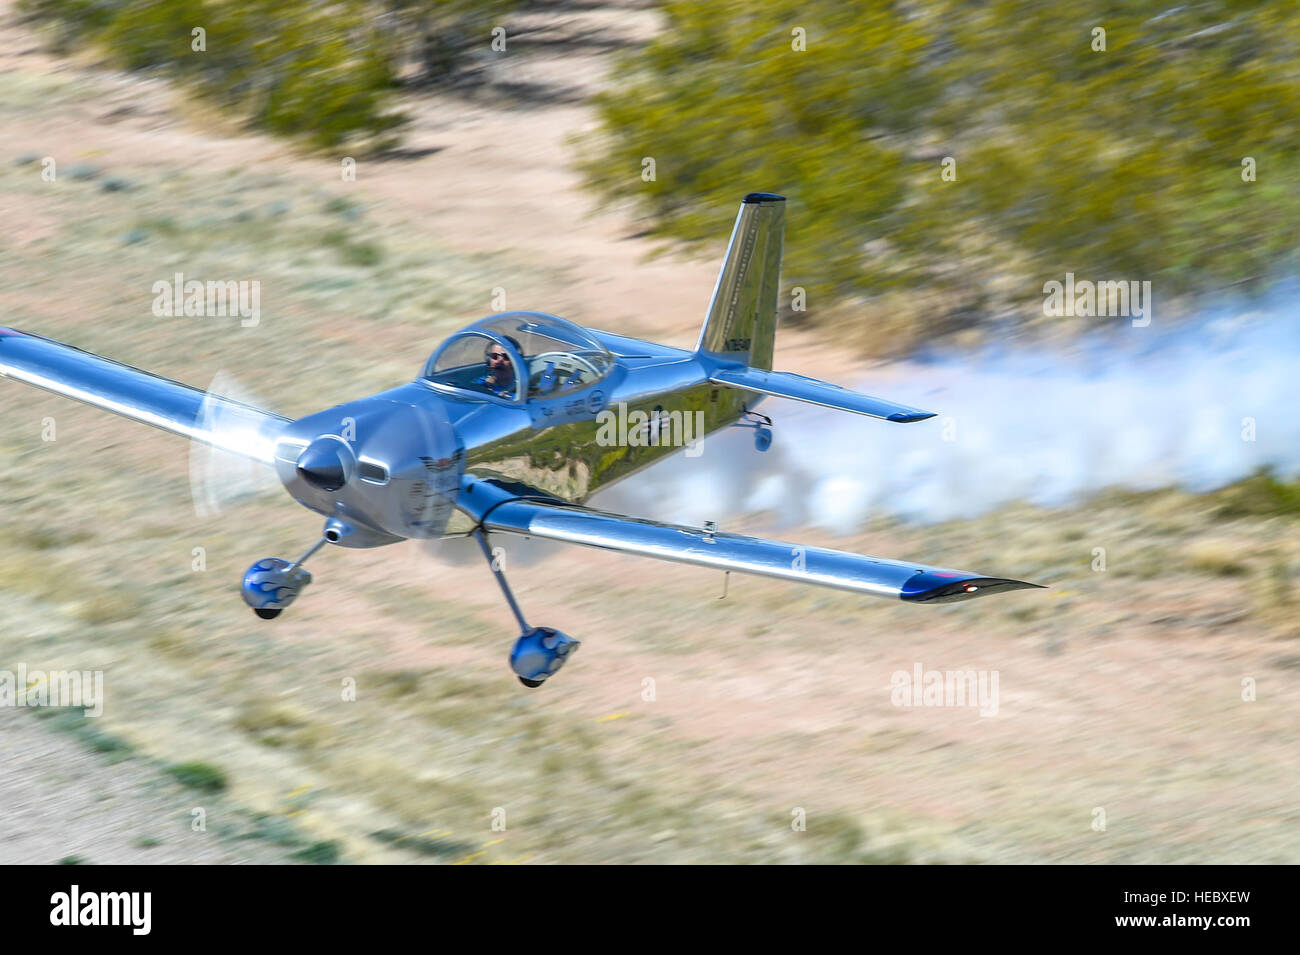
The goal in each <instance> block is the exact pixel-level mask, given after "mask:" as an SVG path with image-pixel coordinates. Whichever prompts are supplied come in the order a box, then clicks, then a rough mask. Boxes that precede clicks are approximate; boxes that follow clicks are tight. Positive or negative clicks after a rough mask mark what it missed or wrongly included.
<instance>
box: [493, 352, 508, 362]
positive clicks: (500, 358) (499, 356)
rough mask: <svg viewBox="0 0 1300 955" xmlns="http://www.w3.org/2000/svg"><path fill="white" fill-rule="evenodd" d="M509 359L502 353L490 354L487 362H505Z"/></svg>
mask: <svg viewBox="0 0 1300 955" xmlns="http://www.w3.org/2000/svg"><path fill="white" fill-rule="evenodd" d="M509 357H510V356H509V355H507V354H505V353H503V352H490V353H489V354H488V360H489V361H505V360H506V359H507V358H509Z"/></svg>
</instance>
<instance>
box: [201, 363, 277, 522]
mask: <svg viewBox="0 0 1300 955" xmlns="http://www.w3.org/2000/svg"><path fill="white" fill-rule="evenodd" d="M223 398H225V399H231V400H233V401H239V402H243V403H244V404H248V405H252V406H253V407H255V408H261V407H265V405H263V404H262V403H261V402H259V401H258V400H257V398H256V397H255V396H254V395H253V394H252V393H251V392H250V391H249V390H248V389H247V388H245V387H244V386H243V385H242V384H240V383H239V381H237V380H236V379H235V378H234V377H233V376H232V375H230V374H227V373H226V372H225V371H219V372H217V374H216V376H215V377H213V379H212V383H211V384H210V385H208V390H207V392H206V393H205V395H204V398H203V405H202V408H201V409H200V411H199V416H198V422H197V423H198V424H199V425H200V426H202V427H203V428H206V429H211V430H213V431H217V432H225V433H228V434H231V435H242V434H244V433H245V432H247V431H248V421H247V419H245V418H242V417H241V416H240V415H239V414H238V413H237V411H236V410H234V409H232V406H231V405H230V404H228V403H227V402H225V401H223V400H222V399H223ZM232 443H236V442H232ZM279 487H280V482H279V479H278V478H277V477H276V475H275V472H274V471H273V470H272V469H271V468H269V467H267V466H266V465H265V464H262V463H260V462H258V461H254V460H252V459H250V458H246V457H244V456H242V455H239V454H235V453H233V452H231V451H225V450H222V449H220V448H215V447H212V446H211V445H208V444H204V443H202V442H200V441H191V442H190V493H191V495H192V497H193V499H194V512H195V513H196V514H197V515H198V516H199V517H214V516H216V515H218V514H220V513H222V512H223V511H225V510H227V509H228V508H230V507H232V506H234V505H235V504H237V503H239V502H242V501H247V500H250V499H252V498H255V497H257V496H259V495H261V494H265V493H267V492H269V491H272V490H275V489H278V488H279Z"/></svg>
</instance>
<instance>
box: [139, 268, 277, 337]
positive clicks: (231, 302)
mask: <svg viewBox="0 0 1300 955" xmlns="http://www.w3.org/2000/svg"><path fill="white" fill-rule="evenodd" d="M153 294H154V300H153V313H154V315H156V316H157V317H158V318H174V317H176V318H178V317H181V316H184V317H187V318H225V317H226V316H231V317H235V316H238V317H239V319H240V322H239V324H240V325H242V326H243V327H244V328H252V327H254V326H255V325H257V323H258V322H260V321H261V320H262V283H261V282H258V281H257V280H255V279H254V280H252V281H248V280H245V281H241V282H200V281H199V280H198V279H189V280H188V281H186V279H185V275H184V273H182V272H177V273H176V275H175V276H174V277H173V279H172V281H170V282H168V281H167V280H166V279H159V280H158V281H157V282H154V283H153Z"/></svg>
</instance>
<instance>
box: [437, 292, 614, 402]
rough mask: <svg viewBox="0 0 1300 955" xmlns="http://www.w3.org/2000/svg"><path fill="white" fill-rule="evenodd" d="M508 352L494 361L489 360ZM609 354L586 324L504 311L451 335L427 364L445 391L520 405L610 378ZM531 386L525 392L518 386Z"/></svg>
mask: <svg viewBox="0 0 1300 955" xmlns="http://www.w3.org/2000/svg"><path fill="white" fill-rule="evenodd" d="M502 353H504V354H505V356H506V359H505V360H504V361H503V360H501V359H500V358H499V357H497V358H495V360H489V358H490V356H500V355H501V354H502ZM613 364H614V359H613V356H612V355H610V353H609V350H608V349H606V348H605V346H604V345H602V344H601V343H600V342H598V341H597V340H596V339H595V338H593V337H592V336H591V334H590V333H588V332H587V331H586V330H584V329H583V328H582V327H581V326H579V325H575V324H574V323H573V322H570V321H566V320H565V319H563V318H557V317H556V316H554V315H547V314H545V313H543V312H502V313H501V314H499V315H489V316H488V317H487V318H484V319H480V320H479V321H477V322H475V323H474V324H473V325H470V326H469V327H468V328H465V329H462V330H461V331H459V332H457V333H456V334H455V335H452V336H451V337H450V338H448V339H447V340H446V341H445V342H443V343H442V346H441V347H440V348H439V349H438V350H437V351H436V352H434V353H433V357H431V358H430V359H429V362H428V364H426V365H425V366H424V374H423V377H424V378H425V380H427V381H430V382H432V383H433V384H434V385H437V386H439V387H441V388H452V389H456V390H458V391H464V392H467V393H471V394H474V395H480V396H481V395H488V396H493V397H496V398H498V399H501V400H504V401H509V402H519V401H522V400H524V399H525V398H527V399H532V398H543V399H545V398H554V397H558V396H559V395H564V394H568V393H570V392H573V391H577V390H579V389H580V388H585V387H587V386H588V385H590V384H593V383H595V382H597V381H599V380H601V379H602V378H604V377H605V376H606V375H608V374H609V372H610V369H611V368H612V367H613ZM521 380H522V381H526V382H528V388H527V393H526V394H524V395H521V394H520V388H519V385H518V383H519V382H520V381H521Z"/></svg>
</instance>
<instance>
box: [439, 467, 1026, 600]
mask: <svg viewBox="0 0 1300 955" xmlns="http://www.w3.org/2000/svg"><path fill="white" fill-rule="evenodd" d="M459 503H460V506H461V507H462V508H463V509H464V510H466V511H467V512H468V513H469V514H470V515H471V516H472V517H474V518H476V519H477V520H478V521H479V523H480V524H481V525H482V527H483V529H484V530H485V531H487V532H488V533H506V534H519V535H523V536H527V537H540V538H543V539H546V540H554V541H563V542H565V543H569V544H583V545H585V546H588V547H600V548H603V549H605V550H613V551H619V552H621V553H625V554H641V555H642V556H645V557H655V558H658V559H659V560H672V561H677V562H679V563H685V564H696V565H698V566H701V567H712V568H714V569H717V570H734V571H737V572H738V573H745V574H758V575H761V576H765V577H777V578H779V579H782V580H794V581H798V582H800V583H807V584H817V585H819V586H822V587H834V588H837V589H839V590H850V591H853V592H855V593H860V594H868V595H870V596H873V597H887V598H891V599H895V600H906V601H908V602H911V603H947V602H950V601H955V600H968V599H970V598H972V597H983V596H986V595H988V594H994V593H1001V592H1003V591H1008V590H1024V589H1028V588H1033V587H1039V586H1040V585H1039V584H1031V583H1026V582H1025V581H1022V580H1011V579H1009V578H1005V577H988V576H985V575H983V574H976V573H972V572H970V571H966V570H952V569H949V568H944V567H930V566H927V565H925V564H918V563H914V562H910V561H901V560H886V559H884V558H881V557H867V556H864V555H861V554H850V553H846V552H845V551H838V550H828V549H826V548H822V547H805V546H802V545H799V544H788V543H784V542H781V541H771V540H764V539H762V538H758V537H743V536H741V535H739V534H724V533H709V532H707V531H702V530H699V529H697V528H693V527H681V526H678V525H674V524H661V523H659V522H657V521H648V520H642V519H639V518H633V517H624V516H622V515H618V514H609V513H606V512H603V511H596V510H592V509H589V508H584V507H578V506H576V505H572V504H566V503H564V502H562V501H558V500H554V499H546V498H528V497H519V496H514V495H513V494H512V493H510V491H508V490H506V489H503V488H502V487H500V486H499V485H495V484H493V483H492V482H489V481H481V480H475V479H473V478H467V480H466V482H465V485H464V486H463V487H462V490H461V496H460V501H459Z"/></svg>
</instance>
